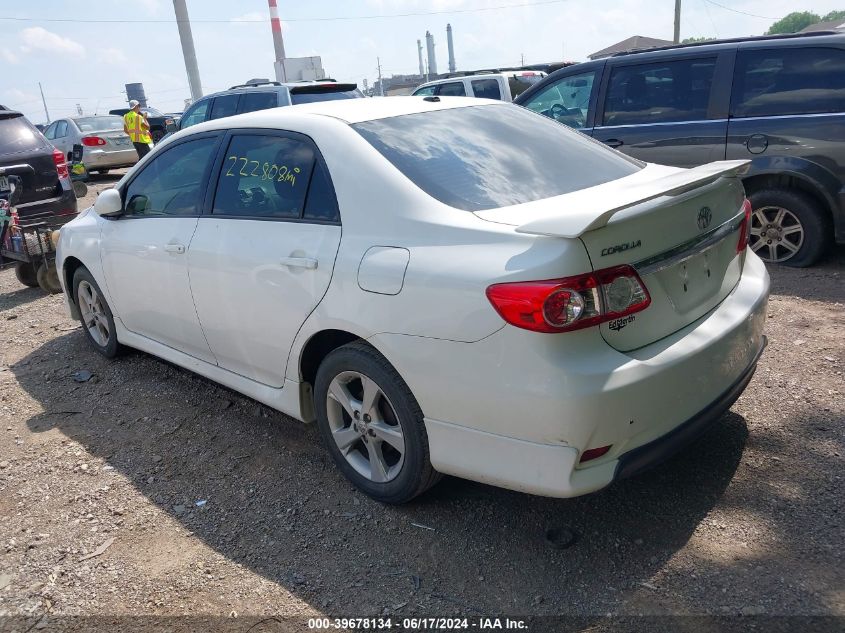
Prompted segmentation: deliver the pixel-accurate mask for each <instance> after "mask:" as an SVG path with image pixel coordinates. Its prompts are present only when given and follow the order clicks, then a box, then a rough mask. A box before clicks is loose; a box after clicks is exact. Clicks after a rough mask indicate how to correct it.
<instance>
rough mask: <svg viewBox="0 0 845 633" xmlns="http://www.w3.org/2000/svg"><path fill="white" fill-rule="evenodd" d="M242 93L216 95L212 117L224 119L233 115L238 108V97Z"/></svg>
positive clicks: (212, 107)
mask: <svg viewBox="0 0 845 633" xmlns="http://www.w3.org/2000/svg"><path fill="white" fill-rule="evenodd" d="M239 96H240V95H223V96H222V97H215V98H214V103H213V104H212V106H211V116H210V117H208V118H209V120H211V119H222V118H223V117H227V116H233V115H234V114H235V113H236V112H237V110H238V97H239Z"/></svg>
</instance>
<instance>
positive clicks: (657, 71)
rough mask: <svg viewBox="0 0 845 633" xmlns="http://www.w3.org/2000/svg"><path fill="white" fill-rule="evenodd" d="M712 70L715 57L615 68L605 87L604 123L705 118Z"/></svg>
mask: <svg viewBox="0 0 845 633" xmlns="http://www.w3.org/2000/svg"><path fill="white" fill-rule="evenodd" d="M715 69H716V58H715V57H713V58H706V59H682V60H677V61H666V62H655V63H652V64H639V65H636V66H619V67H617V68H614V69H613V71H612V72H611V74H610V83H609V84H608V87H607V97H606V100H605V105H604V118H603V124H604V125H638V124H645V123H669V122H681V121H700V120H703V119H706V118H707V104H708V103H709V102H710V89H711V87H712V85H713V73H714V71H715Z"/></svg>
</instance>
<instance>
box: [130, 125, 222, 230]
mask: <svg viewBox="0 0 845 633" xmlns="http://www.w3.org/2000/svg"><path fill="white" fill-rule="evenodd" d="M216 142H217V139H216V138H201V139H196V140H193V141H187V142H185V143H180V144H179V145H176V146H175V147H172V148H171V149H168V150H166V151H165V152H164V153H162V154H159V155H158V156H155V157H154V158H152V160H151V161H150V162H149V163H148V164H147V165H146V167H144V169H143V171H141V173H140V174H138V176H137V177H136V178H135V179H134V180H133V181H132V182H131V183H129V187H128V188H127V189H126V195H125V196H124V200H125V203H126V213H127V214H129V215H136V216H137V215H140V216H162V215H164V216H168V215H195V214H197V213H199V208H200V204H201V203H202V198H201V196H202V192H203V188H204V185H205V173H206V169H207V168H208V164H209V162H210V161H211V159H212V157H213V156H212V152H213V150H214V145H215V143H216Z"/></svg>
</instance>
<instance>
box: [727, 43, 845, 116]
mask: <svg viewBox="0 0 845 633" xmlns="http://www.w3.org/2000/svg"><path fill="white" fill-rule="evenodd" d="M734 86H735V87H734V92H733V97H734V106H733V116H734V117H752V116H777V115H785V114H818V113H824V112H843V111H845V51H843V50H841V49H838V48H792V47H789V48H786V47H784V48H778V49H773V50H743V51H740V52H739V55H738V57H737V62H736V80H735V84H734Z"/></svg>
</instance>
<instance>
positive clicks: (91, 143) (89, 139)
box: [82, 136, 106, 147]
mask: <svg viewBox="0 0 845 633" xmlns="http://www.w3.org/2000/svg"><path fill="white" fill-rule="evenodd" d="M82 144H83V145H85V147H97V146H98V145H105V144H106V141H105V139H102V138H100V137H99V136H83V137H82Z"/></svg>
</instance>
